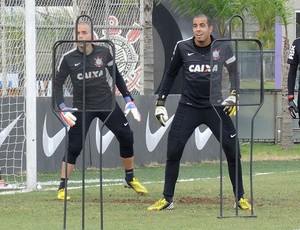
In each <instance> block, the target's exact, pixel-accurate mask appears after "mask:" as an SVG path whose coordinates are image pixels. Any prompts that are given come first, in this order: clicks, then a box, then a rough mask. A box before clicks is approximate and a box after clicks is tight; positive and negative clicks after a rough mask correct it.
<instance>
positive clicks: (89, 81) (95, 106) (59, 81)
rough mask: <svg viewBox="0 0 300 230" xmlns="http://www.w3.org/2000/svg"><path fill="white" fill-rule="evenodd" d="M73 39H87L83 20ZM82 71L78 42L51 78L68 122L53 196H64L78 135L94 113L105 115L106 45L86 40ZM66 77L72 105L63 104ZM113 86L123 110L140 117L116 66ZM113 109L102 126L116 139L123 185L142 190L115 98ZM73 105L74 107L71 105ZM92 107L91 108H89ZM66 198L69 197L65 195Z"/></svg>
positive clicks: (107, 95)
mask: <svg viewBox="0 0 300 230" xmlns="http://www.w3.org/2000/svg"><path fill="white" fill-rule="evenodd" d="M76 36H77V40H91V39H92V38H91V36H92V33H91V26H90V25H89V24H87V23H79V24H78V25H77V35H76ZM85 49H86V60H85V73H84V76H83V74H82V73H83V67H84V66H83V52H84V44H83V42H79V43H78V44H77V47H76V48H74V49H73V50H70V51H69V52H67V53H65V54H64V55H63V57H62V58H61V61H60V63H59V66H58V73H57V76H56V79H55V100H56V103H57V105H58V107H59V108H60V110H61V117H62V119H63V120H64V121H65V123H66V125H68V126H70V130H69V133H68V135H69V143H68V158H67V160H68V162H67V175H65V167H66V163H65V159H66V158H65V157H64V158H63V161H62V169H61V182H60V185H59V189H58V195H57V199H59V200H64V198H65V190H64V188H65V185H66V181H67V180H68V179H69V178H70V176H71V174H72V172H73V170H74V167H75V163H76V159H77V157H78V156H79V154H80V151H81V149H82V135H86V134H87V131H88V128H89V126H90V124H91V123H92V121H93V119H94V118H96V117H98V118H99V119H100V120H102V121H104V120H105V119H106V118H107V116H108V115H109V112H105V111H104V110H106V111H109V110H108V109H109V108H110V107H111V106H110V105H111V102H112V92H111V88H110V86H109V84H108V82H107V80H106V69H107V70H108V71H109V73H110V74H112V72H113V57H112V55H111V53H110V51H109V49H108V48H106V47H103V46H99V45H95V44H93V43H90V42H86V48H85ZM67 77H70V78H71V82H72V86H73V108H68V107H67V106H66V105H65V102H64V97H63V84H64V82H65V80H66V78H67ZM83 78H85V87H86V88H85V92H86V94H85V97H86V100H85V108H86V110H87V112H86V114H85V121H84V122H85V124H86V130H85V133H84V134H83V133H82V122H83V121H82V112H79V111H78V112H76V110H77V109H80V110H81V109H82V108H83V107H82V101H83V95H82V91H83ZM116 86H117V87H118V89H119V91H120V92H121V94H122V95H123V97H124V99H125V102H126V106H125V111H124V113H125V114H127V113H129V112H131V113H132V114H133V116H134V118H135V119H136V120H138V121H140V120H141V117H140V113H139V111H138V110H137V108H136V106H135V104H134V102H133V99H132V97H131V95H130V93H129V91H128V90H127V87H126V84H125V82H124V79H123V77H122V76H121V74H120V73H119V71H118V69H116ZM115 103H116V107H115V109H114V111H113V112H112V114H111V116H110V117H109V119H108V120H107V122H106V126H107V127H108V128H109V129H110V130H111V131H112V132H113V133H114V134H115V136H116V138H117V140H118V141H119V148H120V156H121V158H122V162H123V166H124V169H125V180H124V186H125V187H128V188H132V189H134V191H135V192H137V193H138V194H146V193H147V189H146V188H145V187H144V186H143V185H141V184H140V182H139V181H138V180H137V179H136V178H135V177H134V173H133V167H134V153H133V133H132V131H131V129H130V127H129V124H128V121H127V119H126V117H125V115H124V113H123V111H122V110H121V108H120V106H119V105H118V103H117V102H115ZM75 108H76V109H75ZM92 110H93V111H92ZM97 110H98V111H99V110H102V111H103V112H96V111H97ZM94 111H95V112H94ZM66 199H67V200H70V197H69V196H67V197H66Z"/></svg>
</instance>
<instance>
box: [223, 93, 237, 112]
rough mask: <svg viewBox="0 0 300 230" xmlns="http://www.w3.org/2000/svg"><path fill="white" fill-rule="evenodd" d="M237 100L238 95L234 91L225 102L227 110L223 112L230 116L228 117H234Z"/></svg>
mask: <svg viewBox="0 0 300 230" xmlns="http://www.w3.org/2000/svg"><path fill="white" fill-rule="evenodd" d="M236 98H237V94H236V91H235V90H232V91H231V93H230V96H229V97H227V98H226V99H225V100H224V101H223V102H222V105H225V108H224V109H223V111H224V112H225V113H226V114H227V115H228V116H230V117H231V116H234V115H235V112H236V101H237V100H236Z"/></svg>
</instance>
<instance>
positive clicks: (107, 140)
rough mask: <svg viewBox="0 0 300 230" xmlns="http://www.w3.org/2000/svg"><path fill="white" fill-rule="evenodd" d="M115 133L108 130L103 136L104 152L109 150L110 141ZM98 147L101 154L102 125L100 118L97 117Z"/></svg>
mask: <svg viewBox="0 0 300 230" xmlns="http://www.w3.org/2000/svg"><path fill="white" fill-rule="evenodd" d="M114 136H115V135H114V134H113V132H112V131H110V130H109V131H108V132H107V133H106V134H105V135H103V137H102V154H103V153H104V152H105V151H106V150H107V148H108V146H109V144H110V142H111V141H112V139H113V138H114ZM96 147H97V151H98V153H99V154H100V127H99V119H98V118H97V123H96Z"/></svg>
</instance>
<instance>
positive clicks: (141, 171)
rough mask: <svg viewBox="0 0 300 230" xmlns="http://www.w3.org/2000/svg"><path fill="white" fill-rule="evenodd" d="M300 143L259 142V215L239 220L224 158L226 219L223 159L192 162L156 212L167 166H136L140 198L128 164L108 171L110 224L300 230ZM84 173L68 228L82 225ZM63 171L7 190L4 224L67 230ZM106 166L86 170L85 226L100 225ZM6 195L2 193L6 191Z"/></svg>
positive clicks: (73, 184)
mask: <svg viewBox="0 0 300 230" xmlns="http://www.w3.org/2000/svg"><path fill="white" fill-rule="evenodd" d="M248 148H249V145H247V144H244V145H242V154H243V174H244V184H245V190H246V194H245V195H246V197H249V196H250V194H249V178H250V177H249V161H248V160H247V159H248V157H249V155H248ZM299 157H300V146H298V145H295V148H294V149H293V150H291V151H288V152H286V151H283V150H281V148H280V146H278V145H271V144H269V145H268V144H257V145H255V146H254V162H253V183H254V184H253V185H254V215H255V216H256V217H253V218H248V217H246V216H251V212H247V211H246V212H245V211H239V216H240V217H235V214H236V213H235V209H233V202H234V197H233V195H232V189H231V185H230V182H229V179H228V174H227V170H226V164H225V163H223V166H224V167H223V169H224V172H223V176H224V178H223V182H224V190H223V205H224V206H223V216H224V217H228V218H222V219H220V218H218V217H219V216H220V206H219V185H220V183H219V182H220V179H219V162H202V163H193V164H189V163H185V164H183V165H182V167H181V171H180V175H179V177H180V178H179V181H178V183H177V185H176V193H175V197H174V204H175V209H174V210H171V211H158V212H149V211H146V208H147V207H148V206H149V205H151V204H152V203H154V202H155V201H156V200H157V199H158V198H161V196H162V195H161V193H162V188H163V180H164V167H163V166H160V165H156V166H154V165H152V166H147V167H142V168H137V169H136V170H135V175H136V176H137V177H138V178H139V179H140V180H141V181H142V182H144V183H145V185H146V186H147V188H148V190H149V194H148V195H146V196H138V195H136V194H135V193H134V192H133V191H132V190H131V189H125V188H124V187H123V186H122V182H121V180H122V178H123V177H124V173H123V170H122V169H104V171H103V178H104V181H103V185H104V186H103V193H104V199H103V201H104V203H103V205H104V213H103V214H104V229H112V230H115V229H126V230H127V229H128V230H134V229H136V230H141V229H197V230H199V229H203V230H207V229H209V230H210V229H222V230H223V229H224V230H227V229H230V230H233V229H245V230H247V229H262V230H268V229H270V230H271V229H272V230H274V229H275V230H276V229H278V230H285V229H286V230H296V229H297V230H300V215H299V213H300V198H299V194H300V159H299ZM81 176H82V173H81V172H80V171H76V172H75V173H74V175H73V177H72V180H71V181H70V183H69V190H68V193H69V195H71V198H72V201H71V202H68V205H67V229H70V230H76V229H82V189H81ZM58 178H59V174H58V173H51V174H39V175H38V181H39V182H40V183H41V185H42V189H41V190H39V191H34V192H28V193H24V192H23V193H16V194H1V195H0V205H1V224H0V229H5V230H6V229H9V230H12V229H18V230H23V229H24V230H35V229H37V230H41V229H42V230H48V229H49V230H56V229H63V202H60V201H57V200H56V199H55V198H56V190H57V185H58ZM98 180H99V171H98V170H96V169H89V170H87V171H86V188H85V209H84V212H85V221H84V223H85V227H84V229H89V230H90V229H91V230H92V229H100V199H99V182H98ZM2 193H3V192H2Z"/></svg>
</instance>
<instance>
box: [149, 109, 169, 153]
mask: <svg viewBox="0 0 300 230" xmlns="http://www.w3.org/2000/svg"><path fill="white" fill-rule="evenodd" d="M173 118H174V115H173V116H172V117H171V118H170V119H169V120H168V121H167V122H166V126H165V127H164V126H161V127H160V128H159V129H158V130H157V131H156V132H154V133H151V131H150V128H149V112H148V116H147V123H146V146H147V149H148V151H149V152H152V151H153V150H154V149H155V148H156V146H157V145H158V143H159V142H160V140H161V138H162V136H163V135H164V134H165V132H166V131H167V129H168V127H169V126H170V124H171V123H172V121H173Z"/></svg>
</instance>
